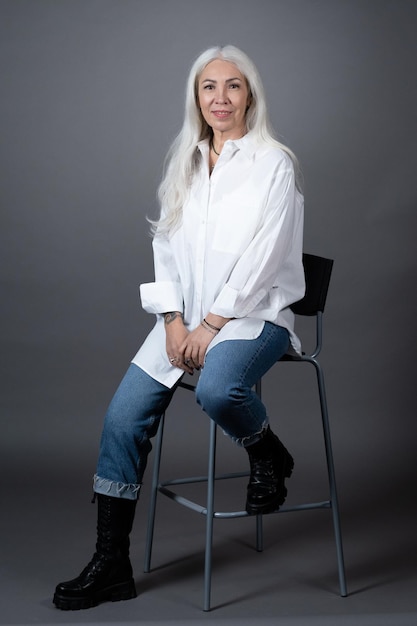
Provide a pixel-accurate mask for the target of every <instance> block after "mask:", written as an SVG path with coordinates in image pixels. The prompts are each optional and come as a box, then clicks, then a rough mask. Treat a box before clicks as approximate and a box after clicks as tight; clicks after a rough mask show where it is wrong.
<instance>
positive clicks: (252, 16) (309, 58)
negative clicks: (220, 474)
mask: <svg viewBox="0 0 417 626" xmlns="http://www.w3.org/2000/svg"><path fill="white" fill-rule="evenodd" d="M0 9H1V19H0V42H1V72H0V76H1V94H2V95H1V111H0V123H1V187H0V193H1V223H2V226H1V248H0V249H1V264H0V272H1V274H0V276H1V323H0V332H1V358H2V367H3V372H2V377H1V384H2V390H1V405H2V407H1V425H2V429H1V430H2V434H1V452H0V454H1V456H0V458H1V463H2V465H3V469H2V471H1V472H0V474H1V477H2V479H3V480H4V479H6V481H7V483H9V484H10V483H13V481H15V480H16V478H17V477H18V475H19V474H22V475H23V476H25V478H26V479H27V478H29V479H30V477H31V476H32V475H33V474H32V473H33V472H35V471H36V470H38V469H39V468H40V467H43V468H44V469H45V470H46V471H47V472H48V475H49V476H59V475H60V472H61V471H63V469H64V468H65V469H66V471H68V472H70V473H71V472H72V471H73V470H74V469H76V468H79V467H81V466H83V467H84V465H85V472H84V474H83V477H82V479H83V481H85V480H86V478H87V477H88V479H89V476H90V473H91V472H92V471H93V470H94V463H95V459H96V449H97V440H98V436H99V433H100V430H101V420H102V416H103V413H104V410H105V407H106V405H107V402H108V401H109V399H110V398H111V395H112V393H113V391H114V389H115V386H116V385H117V383H118V381H119V379H120V377H121V375H122V374H123V372H124V370H125V368H126V366H127V364H128V362H129V359H130V358H131V356H132V355H133V354H134V352H135V351H136V349H137V347H138V346H139V344H140V342H141V341H142V339H143V338H144V336H145V334H146V332H147V331H148V330H149V329H150V328H151V326H152V324H153V320H152V318H151V317H150V316H148V315H147V314H145V313H144V312H143V311H142V310H141V308H140V302H139V298H138V285H139V283H141V282H144V281H149V280H152V278H153V270H152V262H151V250H150V238H149V235H148V226H147V223H146V220H145V216H146V215H147V214H148V215H155V212H156V201H155V192H156V187H157V185H158V181H159V179H160V175H161V168H162V162H163V158H164V155H165V152H166V150H167V148H168V146H169V144H170V142H171V140H172V138H173V137H174V135H175V134H176V132H177V131H178V130H179V127H180V124H181V120H182V115H183V111H182V107H183V93H184V86H185V79H186V75H187V73H188V70H189V67H190V65H191V62H192V61H193V59H194V58H195V57H196V56H197V55H198V54H199V53H200V51H202V50H203V49H205V48H207V47H208V46H211V45H214V44H225V43H233V44H235V45H237V46H239V47H241V48H243V49H244V50H245V51H246V52H247V53H248V54H249V55H250V56H251V57H252V58H253V59H254V61H255V62H256V64H257V65H258V67H259V69H260V71H261V74H262V76H263V80H264V83H265V88H266V92H267V97H268V103H269V109H270V115H271V119H272V122H273V124H274V127H275V128H276V130H277V132H278V133H279V135H280V138H281V139H282V141H284V142H285V143H287V144H288V145H290V146H291V147H292V148H293V150H294V151H295V152H296V153H297V155H298V156H299V158H300V160H301V163H302V166H303V170H304V177H305V197H306V223H305V250H306V251H309V252H312V253H315V254H320V255H323V256H329V257H332V258H334V259H335V267H334V276H333V281H332V285H331V290H330V294H329V300H328V308H327V311H326V315H325V325H326V334H325V349H324V352H323V359H322V360H323V364H324V366H325V368H326V372H327V383H328V396H329V408H330V415H331V418H332V424H333V436H334V444H335V454H336V465H337V469H338V473H339V480H340V485H341V497H342V503H343V506H344V510H348V504H349V503H352V504H353V503H356V502H357V501H364V500H365V499H367V498H369V497H372V498H373V499H375V498H380V500H381V503H382V504H383V505H384V504H387V502H386V500H387V499H389V500H390V503H392V502H393V500H392V498H396V497H398V495H399V494H401V492H402V490H403V491H404V492H405V491H406V490H407V489H408V488H409V487H410V486H411V487H412V486H414V485H415V483H414V480H415V436H416V433H417V426H416V411H415V405H416V402H415V396H416V393H415V388H414V384H415V382H414V379H415V372H416V367H415V363H414V359H413V353H414V349H415V343H416V333H415V315H416V295H415V282H416V280H415V278H416V246H415V236H416V209H417V205H416V197H417V188H416V182H415V180H416V157H415V145H416V130H417V123H416V111H417V88H416V78H415V77H416V65H417V64H416V58H417V38H416V36H415V32H416V30H415V29H416V23H417V3H416V2H415V1H407V0H392V1H389V0H380V1H378V0H373V1H372V0H368V1H366V0H349V1H348V0H258V1H257V2H249V1H248V2H246V1H244V0H241V1H239V0H213V1H212V2H202V1H200V0H172V1H168V0H166V1H165V0H119V1H116V0H2V1H1V2H0ZM280 367H281V366H277V368H275V370H274V372H273V373H271V374H270V375H268V377H267V379H266V383H265V394H266V399H267V402H268V406H269V409H270V413H271V416H272V418H273V421H274V423H275V424H276V427H277V429H278V430H279V424H280V423H281V422H282V429H283V430H284V431H285V433H286V437H287V441H288V440H289V442H290V443H289V445H291V447H292V449H294V448H295V453H296V454H298V458H299V459H300V461H299V462H301V463H303V459H304V460H306V461H305V462H307V460H308V461H309V462H311V463H314V458H313V455H312V453H311V450H310V445H309V437H310V434H309V432H310V423H311V411H312V409H311V408H310V396H309V393H310V391H308V392H307V391H304V387H301V386H300V385H301V383H303V384H304V382H305V383H306V385H307V386H308V382H307V377H306V379H305V380H304V375H301V374H300V379H299V378H298V372H297V373H296V372H294V371H292V372H291V374H290V375H289V376H288V381H287V382H285V384H282V381H284V380H286V379H285V377H286V376H287V374H284V373H283V372H282V378H281V370H279V368H280ZM299 389H303V392H302V393H300V392H299ZM311 401H312V400H311ZM184 402H188V400H187V401H185V400H184ZM182 406H183V401H182V400H181V399H180V400H178V401H177V402H176V403H175V405H174V406H173V409H172V416H173V419H174V418H175V414H178V415H179V414H180V412H181V409H182ZM188 419H189V420H190V421H189V423H188V426H186V428H188V429H189V432H190V437H189V440H188V441H193V440H194V439H196V438H197V437H198V433H200V431H201V428H202V421H201V416H197V417H196V418H193V417H189V418H188ZM195 420H196V421H195ZM199 420H200V421H199ZM180 423H181V422H180ZM195 423H196V424H198V427H196V430H195V431H193V428H194V424H195ZM181 428H182V426H181ZM181 428H180V427H178V430H181ZM201 432H202V431H201ZM204 433H205V431H204ZM306 435H307V438H305V436H306ZM204 436H205V435H204ZM311 436H313V435H311ZM302 437H304V440H303V441H304V443H298V440H299V438H300V441H301V438H302ZM187 445H188V447H189V448H192V447H193V446H192V445H190V443H188V444H187ZM172 450H173V456H172V460H173V463H174V464H175V463H176V462H177V461H178V459H176V457H175V455H176V454H177V453H176V452H175V446H174V448H173V449H172ZM83 464H84V465H83ZM80 484H81V481H80ZM387 490H388V491H387ZM388 492H389V493H390V496H389V498H388V496H387V493H388ZM397 504H398V501H397ZM404 507H406V504H405V503H404Z"/></svg>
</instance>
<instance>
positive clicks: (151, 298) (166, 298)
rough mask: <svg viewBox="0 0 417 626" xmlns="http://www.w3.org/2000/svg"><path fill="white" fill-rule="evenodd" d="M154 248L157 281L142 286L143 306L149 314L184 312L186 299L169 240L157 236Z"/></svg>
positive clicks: (153, 243) (153, 244)
mask: <svg viewBox="0 0 417 626" xmlns="http://www.w3.org/2000/svg"><path fill="white" fill-rule="evenodd" d="M152 247H153V254H154V266H155V281H154V282H153V283H143V284H142V285H140V297H141V301H142V306H143V308H144V309H145V311H147V312H148V313H155V314H160V313H165V312H167V311H180V312H182V310H183V308H184V298H183V293H182V287H181V283H180V279H179V275H178V272H177V268H176V263H175V259H174V257H173V255H172V251H171V247H170V243H169V239H168V238H167V237H164V236H162V235H156V236H155V237H154V240H153V242H152Z"/></svg>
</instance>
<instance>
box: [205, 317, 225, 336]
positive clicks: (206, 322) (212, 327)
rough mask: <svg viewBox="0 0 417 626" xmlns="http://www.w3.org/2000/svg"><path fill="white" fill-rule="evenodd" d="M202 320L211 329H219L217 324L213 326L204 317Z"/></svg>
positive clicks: (218, 330)
mask: <svg viewBox="0 0 417 626" xmlns="http://www.w3.org/2000/svg"><path fill="white" fill-rule="evenodd" d="M203 322H204V323H205V324H207V326H210V328H211V329H212V330H217V332H218V333H219V332H220V331H221V328H218V327H217V326H213V324H210V322H208V321H207V320H206V318H204V319H203Z"/></svg>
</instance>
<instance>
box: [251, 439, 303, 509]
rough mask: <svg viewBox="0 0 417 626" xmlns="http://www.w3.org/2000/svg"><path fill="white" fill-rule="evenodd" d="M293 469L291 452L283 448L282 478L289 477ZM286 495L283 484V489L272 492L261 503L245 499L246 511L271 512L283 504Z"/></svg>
mask: <svg viewBox="0 0 417 626" xmlns="http://www.w3.org/2000/svg"><path fill="white" fill-rule="evenodd" d="M293 469H294V459H293V458H292V456H291V454H290V453H289V452H288V451H287V450H285V467H284V478H290V477H291V475H292V471H293ZM286 497H287V488H286V487H285V486H284V487H283V489H281V490H280V491H278V492H277V493H275V494H273V495H272V496H271V498H270V499H269V500H268V501H264V502H262V503H254V502H249V501H246V512H247V513H248V514H249V515H266V514H267V513H273V512H274V511H277V510H278V509H279V507H280V506H281V505H282V504H284V502H285V498H286Z"/></svg>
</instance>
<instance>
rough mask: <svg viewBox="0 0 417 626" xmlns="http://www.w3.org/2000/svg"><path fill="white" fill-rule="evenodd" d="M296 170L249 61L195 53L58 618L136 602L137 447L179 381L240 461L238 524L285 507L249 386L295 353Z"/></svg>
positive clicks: (217, 52)
mask: <svg viewBox="0 0 417 626" xmlns="http://www.w3.org/2000/svg"><path fill="white" fill-rule="evenodd" d="M296 170H297V164H296V159H295V157H294V155H293V154H292V153H291V151H290V150H289V149H288V148H286V147H285V146H282V145H281V144H280V143H278V142H277V141H276V140H275V139H273V137H272V135H271V133H270V131H269V130H268V122H267V115H266V108H265V98H264V95H263V88H262V85H261V81H260V78H259V76H258V72H257V70H256V68H255V67H254V65H253V63H252V62H251V61H250V59H249V58H248V57H247V56H246V55H245V54H244V53H243V52H241V51H240V50H238V49H237V48H235V47H233V46H226V47H224V48H212V49H209V50H207V51H206V52H204V53H203V54H201V55H200V56H199V58H198V59H197V60H196V62H195V63H194V65H193V67H192V69H191V72H190V76H189V79H188V85H187V93H186V111H185V120H184V124H183V128H182V130H181V133H180V134H179V135H178V137H177V139H176V140H175V142H174V143H173V146H172V148H171V150H170V153H169V155H168V167H167V170H166V174H165V178H164V180H163V182H162V184H161V186H160V190H159V197H160V203H161V216H160V219H159V220H158V221H157V222H155V223H153V229H154V239H153V250H154V262H155V282H153V283H147V284H144V285H141V298H142V305H143V307H144V308H145V310H146V311H148V312H150V313H154V314H156V318H157V321H156V325H155V327H154V329H153V330H152V331H151V333H150V334H149V335H148V337H147V339H146V340H145V342H144V344H143V345H142V347H141V348H140V350H139V352H138V353H137V354H136V356H135V357H134V359H133V362H132V363H131V365H130V367H129V369H128V371H127V373H126V375H125V377H124V378H123V380H122V382H121V384H120V387H119V389H118V390H117V392H116V394H115V396H114V398H113V400H112V402H111V404H110V406H109V409H108V412H107V414H106V418H105V422H104V428H103V434H102V440H101V447H100V454H99V460H98V467H97V474H96V475H95V477H94V492H95V494H96V497H97V500H98V523H97V533H98V536H97V545H96V552H95V554H94V556H93V559H92V560H91V562H90V563H89V564H88V565H87V567H86V568H85V569H84V570H83V571H82V573H81V574H80V576H78V577H77V578H76V579H74V580H71V581H69V582H65V583H60V584H59V585H58V586H57V588H56V592H55V596H54V603H55V604H56V606H57V607H58V608H61V609H82V608H88V607H90V606H95V605H96V604H98V603H99V602H102V601H105V600H113V601H114V600H124V599H129V598H133V597H135V596H136V591H135V585H134V581H133V578H132V567H131V564H130V560H129V534H130V531H131V528H132V524H133V518H134V514H135V506H136V501H137V499H138V495H139V491H140V486H141V482H142V477H143V473H144V470H145V466H146V460H147V456H148V454H149V452H150V450H151V444H150V439H151V437H152V436H154V435H155V433H156V430H157V427H158V423H159V419H160V416H161V414H162V413H163V412H164V411H165V409H166V408H167V406H168V404H169V402H170V400H171V398H172V396H173V393H174V391H175V388H176V385H177V383H178V381H179V379H180V378H181V376H183V374H184V372H188V373H190V374H191V373H193V372H194V371H195V370H199V371H200V374H199V379H198V383H197V388H196V399H197V402H198V403H199V405H200V406H201V407H202V409H203V410H204V411H205V412H206V413H207V414H208V415H209V416H210V418H211V419H213V420H214V421H215V422H216V423H217V424H218V425H219V426H220V427H221V428H222V429H223V430H224V432H225V433H226V434H227V435H229V436H230V438H231V439H232V440H233V441H235V442H236V443H237V444H238V445H240V446H241V447H243V448H245V450H246V451H247V453H248V456H249V462H250V469H251V473H250V479H249V484H248V488H247V502H246V510H247V511H248V513H249V514H259V513H269V512H272V511H274V510H276V509H277V508H279V506H280V505H281V504H282V503H283V502H284V499H285V497H286V494H287V490H286V487H285V478H287V477H289V476H290V475H291V472H292V468H293V465H294V463H293V459H292V457H291V455H290V454H289V452H288V451H287V450H286V449H285V447H284V446H283V444H282V443H281V442H280V440H279V439H278V437H277V436H276V435H275V434H274V433H273V432H272V431H271V429H270V427H269V425H268V416H267V414H266V409H265V407H264V405H263V404H262V402H261V401H260V400H259V398H258V397H257V395H256V394H255V393H254V391H253V385H254V384H255V382H256V381H257V380H258V379H259V378H260V377H261V376H263V375H264V374H265V372H266V371H267V370H268V369H269V368H270V367H271V366H272V365H273V364H274V363H275V362H276V361H277V360H279V359H280V358H281V357H282V356H283V355H284V354H285V353H287V352H288V351H295V352H299V351H300V346H299V341H298V339H297V337H296V335H295V334H294V330H293V321H294V320H293V314H292V312H291V310H290V308H289V307H290V305H291V304H292V303H293V302H295V301H297V300H299V299H300V298H301V297H302V296H303V294H304V273H303V267H302V259H301V256H302V229H303V196H302V194H301V193H300V191H299V189H298V184H297V180H296V178H297V176H296ZM190 445H191V444H190Z"/></svg>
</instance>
